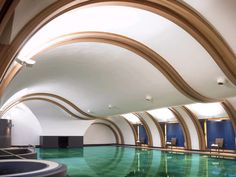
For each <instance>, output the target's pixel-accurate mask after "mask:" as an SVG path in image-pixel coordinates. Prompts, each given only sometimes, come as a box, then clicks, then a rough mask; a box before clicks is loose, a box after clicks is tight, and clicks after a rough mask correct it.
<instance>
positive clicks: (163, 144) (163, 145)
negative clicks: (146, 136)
mask: <svg viewBox="0 0 236 177" xmlns="http://www.w3.org/2000/svg"><path fill="white" fill-rule="evenodd" d="M145 113H146V114H147V115H148V117H149V118H150V119H151V120H152V121H153V122H154V124H155V126H156V128H157V130H158V132H159V135H160V138H161V147H165V136H164V133H163V131H162V128H161V125H160V123H159V122H158V121H157V120H156V119H155V118H154V117H153V116H152V115H151V114H149V113H148V112H145Z"/></svg>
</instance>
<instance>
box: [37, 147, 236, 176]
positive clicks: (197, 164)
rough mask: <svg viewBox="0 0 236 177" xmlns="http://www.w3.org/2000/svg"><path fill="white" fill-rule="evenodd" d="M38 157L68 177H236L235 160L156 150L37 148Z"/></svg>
mask: <svg viewBox="0 0 236 177" xmlns="http://www.w3.org/2000/svg"><path fill="white" fill-rule="evenodd" d="M38 158H39V159H45V160H52V161H57V162H60V163H63V164H65V165H67V168H68V175H69V176H70V177H91V176H92V177H96V176H97V177H236V160H235V159H223V158H214V157H209V156H205V155H198V154H178V153H171V152H163V151H159V150H145V149H136V148H126V147H116V146H98V147H84V148H76V149H38Z"/></svg>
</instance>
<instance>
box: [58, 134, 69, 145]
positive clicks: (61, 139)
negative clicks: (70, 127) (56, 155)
mask: <svg viewBox="0 0 236 177" xmlns="http://www.w3.org/2000/svg"><path fill="white" fill-rule="evenodd" d="M68 142H69V138H68V137H67V136H60V137H58V146H59V148H67V147H68Z"/></svg>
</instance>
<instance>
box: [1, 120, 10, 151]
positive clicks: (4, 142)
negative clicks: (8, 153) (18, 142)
mask: <svg viewBox="0 0 236 177" xmlns="http://www.w3.org/2000/svg"><path fill="white" fill-rule="evenodd" d="M11 125H12V123H11V120H8V119H0V148H7V147H11Z"/></svg>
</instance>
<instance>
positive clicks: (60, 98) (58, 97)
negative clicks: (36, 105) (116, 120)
mask: <svg viewBox="0 0 236 177" xmlns="http://www.w3.org/2000/svg"><path fill="white" fill-rule="evenodd" d="M34 96H37V97H39V96H46V97H52V98H56V99H58V100H60V101H62V102H64V103H66V104H68V105H69V106H70V107H72V108H73V109H74V110H76V111H77V112H79V113H80V114H82V115H84V116H86V117H88V118H91V119H95V118H98V117H96V116H93V115H91V114H88V113H86V112H84V111H82V110H81V109H80V108H79V107H78V106H76V105H75V104H73V103H72V102H71V101H69V100H67V99H65V98H64V97H61V96H59V95H56V94H52V93H31V94H27V95H25V96H23V97H22V98H28V97H34Z"/></svg>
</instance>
